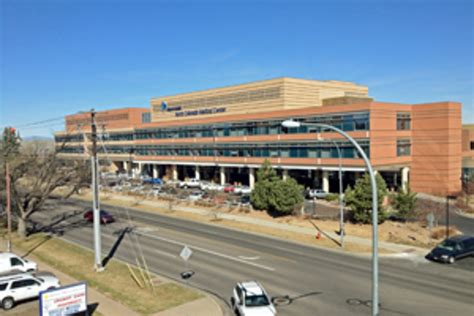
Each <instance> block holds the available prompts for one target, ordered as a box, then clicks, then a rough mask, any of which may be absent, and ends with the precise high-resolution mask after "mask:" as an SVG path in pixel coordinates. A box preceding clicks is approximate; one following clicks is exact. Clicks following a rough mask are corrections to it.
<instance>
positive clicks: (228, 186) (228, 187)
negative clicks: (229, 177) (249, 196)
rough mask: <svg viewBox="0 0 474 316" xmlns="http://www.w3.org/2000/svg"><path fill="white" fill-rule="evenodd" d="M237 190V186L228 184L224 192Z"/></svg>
mask: <svg viewBox="0 0 474 316" xmlns="http://www.w3.org/2000/svg"><path fill="white" fill-rule="evenodd" d="M234 191H235V187H234V186H233V185H232V184H226V185H225V186H224V192H227V193H232V192H234Z"/></svg>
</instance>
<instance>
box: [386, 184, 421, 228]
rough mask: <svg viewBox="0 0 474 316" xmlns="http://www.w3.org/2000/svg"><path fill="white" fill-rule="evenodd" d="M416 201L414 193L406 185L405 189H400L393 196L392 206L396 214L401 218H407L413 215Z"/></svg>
mask: <svg viewBox="0 0 474 316" xmlns="http://www.w3.org/2000/svg"><path fill="white" fill-rule="evenodd" d="M415 203H416V193H415V192H412V191H411V190H410V187H409V186H408V187H407V189H406V190H402V189H400V190H399V191H398V192H397V194H395V195H394V196H393V201H392V204H393V207H394V208H395V209H396V210H397V212H396V215H397V217H398V218H401V219H404V220H406V219H409V218H412V217H413V215H414V210H415Z"/></svg>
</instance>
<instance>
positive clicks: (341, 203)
mask: <svg viewBox="0 0 474 316" xmlns="http://www.w3.org/2000/svg"><path fill="white" fill-rule="evenodd" d="M331 142H332V143H333V144H334V146H336V149H337V154H338V156H339V237H340V238H341V247H344V234H345V232H344V201H343V194H342V155H341V148H339V145H338V144H337V143H336V142H335V141H334V140H331Z"/></svg>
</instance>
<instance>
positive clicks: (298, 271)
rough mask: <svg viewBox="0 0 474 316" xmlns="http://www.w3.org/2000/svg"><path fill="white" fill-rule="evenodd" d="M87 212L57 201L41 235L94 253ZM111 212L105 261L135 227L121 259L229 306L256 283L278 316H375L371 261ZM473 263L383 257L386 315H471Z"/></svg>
mask: <svg viewBox="0 0 474 316" xmlns="http://www.w3.org/2000/svg"><path fill="white" fill-rule="evenodd" d="M83 207H84V205H83V204H81V203H77V202H74V203H73V202H67V203H64V202H61V203H59V202H58V201H52V202H51V203H49V204H48V205H47V208H48V210H47V212H44V213H42V214H36V215H35V216H34V218H35V219H36V220H37V221H38V222H39V223H41V224H39V225H38V228H41V225H42V224H44V223H48V222H49V223H52V225H51V226H50V227H43V228H45V229H47V230H51V231H54V232H56V233H63V235H62V236H63V238H65V239H67V240H70V241H73V242H75V243H77V244H80V245H82V246H84V247H87V248H92V245H93V240H92V225H91V224H88V223H84V221H83V220H82V213H81V212H80V211H82V210H83ZM107 209H108V210H110V211H112V212H113V213H115V214H116V217H117V218H118V222H117V223H114V224H110V225H107V226H102V242H103V248H102V249H103V255H104V257H105V256H106V255H107V254H108V253H109V251H110V250H111V249H112V247H113V245H114V243H115V242H116V241H117V240H118V238H119V233H120V230H121V229H123V228H125V227H127V226H132V225H134V226H135V228H134V231H135V232H136V233H127V234H126V235H125V238H123V240H122V242H121V243H120V245H119V247H118V249H117V252H116V253H115V258H119V259H122V260H125V261H129V262H132V263H134V262H135V256H136V255H137V254H138V253H140V252H142V253H143V254H144V256H145V258H146V260H147V264H148V266H149V267H150V269H151V270H152V271H154V272H156V273H159V274H162V275H165V276H167V277H170V278H173V279H179V274H180V272H182V271H185V270H193V271H194V272H195V275H194V276H193V277H192V278H191V280H190V282H189V284H190V285H192V286H196V287H199V288H201V289H205V290H207V291H209V292H212V293H214V294H215V295H217V296H218V297H220V298H222V300H223V301H227V302H228V301H229V297H230V295H231V292H232V288H233V286H234V285H235V283H236V282H238V281H244V280H258V281H260V282H261V283H262V284H263V285H264V286H265V288H266V289H267V291H268V292H269V293H270V295H271V296H273V297H278V298H280V299H279V300H278V302H279V304H278V306H277V310H278V312H279V315H304V316H307V315H367V314H370V299H371V262H370V258H366V257H361V256H354V255H348V254H342V253H339V252H334V251H328V250H324V249H319V248H315V247H309V246H304V245H301V244H297V243H292V242H287V241H283V240H279V239H274V238H268V237H264V236H260V235H255V234H249V233H245V232H240V231H236V230H231V229H225V228H221V227H217V226H214V225H206V224H201V223H196V222H191V221H186V220H180V219H176V218H171V217H166V216H163V215H157V214H151V213H146V212H138V211H133V210H129V211H125V209H123V208H115V207H107ZM129 217H130V219H131V220H133V223H132V222H130V221H129ZM137 241H138V243H137ZM138 244H139V245H140V246H138ZM184 245H187V246H188V247H190V248H191V249H192V251H193V254H192V256H191V258H190V259H189V261H188V263H185V262H184V261H183V260H182V259H181V258H180V257H179V253H180V251H181V250H182V248H183V246H184ZM469 262H470V263H469ZM472 262H473V261H472V260H470V261H468V264H467V266H465V265H464V266H463V265H460V264H455V265H452V266H450V265H442V264H435V263H431V262H428V261H426V260H425V259H423V258H413V259H410V260H407V259H394V258H381V259H380V303H381V308H380V310H381V313H380V314H381V315H446V314H452V315H472V311H473V308H474V305H473V303H474V274H473V271H474V269H472V265H473V263H472ZM91 265H92V263H91Z"/></svg>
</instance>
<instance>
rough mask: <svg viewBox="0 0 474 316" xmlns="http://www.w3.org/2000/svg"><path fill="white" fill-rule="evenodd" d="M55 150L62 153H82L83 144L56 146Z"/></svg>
mask: <svg viewBox="0 0 474 316" xmlns="http://www.w3.org/2000/svg"><path fill="white" fill-rule="evenodd" d="M56 152H58V153H62V154H82V153H84V147H83V146H78V147H66V146H62V147H59V148H56Z"/></svg>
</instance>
